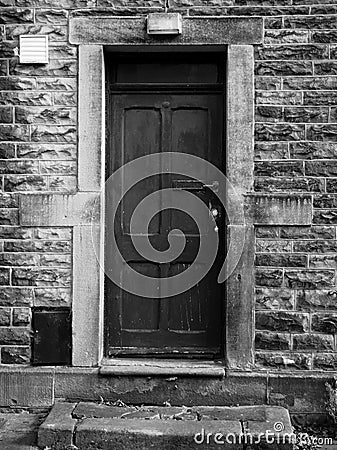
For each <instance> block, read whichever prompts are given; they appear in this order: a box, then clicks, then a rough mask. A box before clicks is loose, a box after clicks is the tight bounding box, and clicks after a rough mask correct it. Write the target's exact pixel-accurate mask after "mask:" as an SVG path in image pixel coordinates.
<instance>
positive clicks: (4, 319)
mask: <svg viewBox="0 0 337 450" xmlns="http://www.w3.org/2000/svg"><path fill="white" fill-rule="evenodd" d="M10 324H11V310H10V309H9V308H0V327H8V326H9V325H10Z"/></svg>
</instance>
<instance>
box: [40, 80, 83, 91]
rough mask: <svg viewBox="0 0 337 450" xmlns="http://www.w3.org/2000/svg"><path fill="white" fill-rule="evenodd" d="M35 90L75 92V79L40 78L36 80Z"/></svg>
mask: <svg viewBox="0 0 337 450" xmlns="http://www.w3.org/2000/svg"><path fill="white" fill-rule="evenodd" d="M36 88H37V89H38V90H41V91H76V88H77V79H76V78H70V77H67V78H62V77H57V78H49V77H48V78H43V77H42V78H41V77H39V78H38V79H37V80H36Z"/></svg>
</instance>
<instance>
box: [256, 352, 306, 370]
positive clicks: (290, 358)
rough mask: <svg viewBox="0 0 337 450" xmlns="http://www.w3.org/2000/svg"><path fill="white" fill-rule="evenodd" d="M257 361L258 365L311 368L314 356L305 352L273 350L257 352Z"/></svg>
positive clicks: (300, 368)
mask: <svg viewBox="0 0 337 450" xmlns="http://www.w3.org/2000/svg"><path fill="white" fill-rule="evenodd" d="M255 361H256V364H257V366H262V367H268V368H278V369H288V370H289V369H290V370H293V369H299V370H308V369H311V365H312V356H311V355H306V354H303V353H288V354H287V353H286V354H282V353H279V354H277V353H275V351H273V352H270V353H268V352H261V351H257V352H256V357H255Z"/></svg>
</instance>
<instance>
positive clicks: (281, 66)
mask: <svg viewBox="0 0 337 450" xmlns="http://www.w3.org/2000/svg"><path fill="white" fill-rule="evenodd" d="M268 56H269V57H270V56H271V55H268ZM261 59H269V58H261ZM255 74H256V75H268V76H288V75H312V74H313V69H312V64H311V63H310V61H282V62H280V61H264V62H261V61H257V62H256V64H255Z"/></svg>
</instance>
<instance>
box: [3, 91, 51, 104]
mask: <svg viewBox="0 0 337 450" xmlns="http://www.w3.org/2000/svg"><path fill="white" fill-rule="evenodd" d="M0 105H5V106H6V105H18V106H20V105H21V106H24V105H25V106H34V105H37V106H40V105H52V96H51V93H49V92H29V91H27V92H20V91H12V92H6V91H3V92H0Z"/></svg>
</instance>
